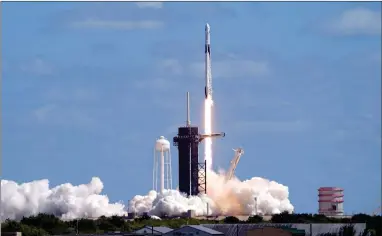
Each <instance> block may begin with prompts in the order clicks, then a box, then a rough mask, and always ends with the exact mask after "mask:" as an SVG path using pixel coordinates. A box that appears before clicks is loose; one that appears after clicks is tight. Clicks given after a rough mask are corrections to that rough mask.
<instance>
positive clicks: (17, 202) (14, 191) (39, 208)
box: [0, 177, 127, 220]
mask: <svg viewBox="0 0 382 236" xmlns="http://www.w3.org/2000/svg"><path fill="white" fill-rule="evenodd" d="M102 189H103V183H102V182H101V180H100V179H99V178H98V177H93V178H92V180H91V182H90V183H89V184H81V185H78V186H73V185H72V184H69V183H67V184H62V185H59V186H56V187H54V188H52V189H49V181H48V180H47V179H44V180H36V181H32V182H29V183H23V184H17V183H16V182H14V181H9V180H2V181H1V211H0V213H1V219H2V220H5V219H16V220H19V219H21V218H22V217H23V216H26V217H27V216H31V215H36V214H38V213H48V214H54V215H56V216H59V217H61V218H62V219H64V220H68V219H76V218H97V217H100V216H102V215H104V216H112V215H125V214H127V213H126V212H125V210H124V209H125V206H124V205H123V204H122V203H110V202H109V199H108V197H107V196H105V195H100V193H101V192H102Z"/></svg>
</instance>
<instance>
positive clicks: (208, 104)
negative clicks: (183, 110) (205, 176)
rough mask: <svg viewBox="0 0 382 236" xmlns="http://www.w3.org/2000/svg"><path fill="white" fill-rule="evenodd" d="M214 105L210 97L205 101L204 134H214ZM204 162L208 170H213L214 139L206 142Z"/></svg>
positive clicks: (208, 138) (209, 138) (206, 139)
mask: <svg viewBox="0 0 382 236" xmlns="http://www.w3.org/2000/svg"><path fill="white" fill-rule="evenodd" d="M212 105H213V101H212V99H211V98H210V97H208V98H207V99H205V100H204V133H205V134H211V133H212ZM204 160H205V161H206V168H207V170H211V169H212V138H211V137H207V138H205V140H204Z"/></svg>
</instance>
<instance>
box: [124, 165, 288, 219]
mask: <svg viewBox="0 0 382 236" xmlns="http://www.w3.org/2000/svg"><path fill="white" fill-rule="evenodd" d="M208 180H209V182H210V183H213V184H210V185H208V186H207V193H208V195H202V196H199V197H189V198H187V197H185V196H184V195H182V194H180V193H179V192H178V191H176V190H168V191H165V192H164V193H163V194H160V193H156V192H155V191H150V192H149V194H148V195H147V196H139V195H138V196H135V197H134V198H133V199H132V200H131V201H130V203H129V211H130V212H136V213H138V214H139V213H144V212H147V213H149V215H157V216H159V215H161V214H166V215H170V216H171V215H180V214H181V213H184V212H187V211H188V210H194V211H195V214H196V215H206V214H207V212H208V214H210V215H250V214H256V213H257V214H264V215H265V214H277V213H281V212H283V211H288V212H292V211H293V209H294V208H293V206H292V204H291V203H290V201H289V199H288V196H289V192H288V187H286V186H284V185H282V184H279V183H276V182H274V181H269V180H267V179H263V178H259V177H254V178H252V179H250V180H246V181H240V180H238V179H231V180H229V181H228V182H227V181H226V180H225V175H224V174H217V173H215V172H213V171H209V172H208ZM255 199H256V200H255ZM207 208H208V210H207Z"/></svg>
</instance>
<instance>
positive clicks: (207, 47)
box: [204, 23, 212, 99]
mask: <svg viewBox="0 0 382 236" xmlns="http://www.w3.org/2000/svg"><path fill="white" fill-rule="evenodd" d="M205 39H206V42H205V45H204V53H205V62H204V63H205V76H206V84H205V87H204V93H205V98H206V99H207V98H210V99H212V75H211V45H210V25H209V24H208V23H207V24H206V27H205Z"/></svg>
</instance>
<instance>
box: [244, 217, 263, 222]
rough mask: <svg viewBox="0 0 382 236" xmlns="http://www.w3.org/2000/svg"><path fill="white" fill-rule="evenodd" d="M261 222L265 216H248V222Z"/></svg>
mask: <svg viewBox="0 0 382 236" xmlns="http://www.w3.org/2000/svg"><path fill="white" fill-rule="evenodd" d="M261 222H263V217H261V216H259V215H253V216H250V217H248V219H247V223H261Z"/></svg>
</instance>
